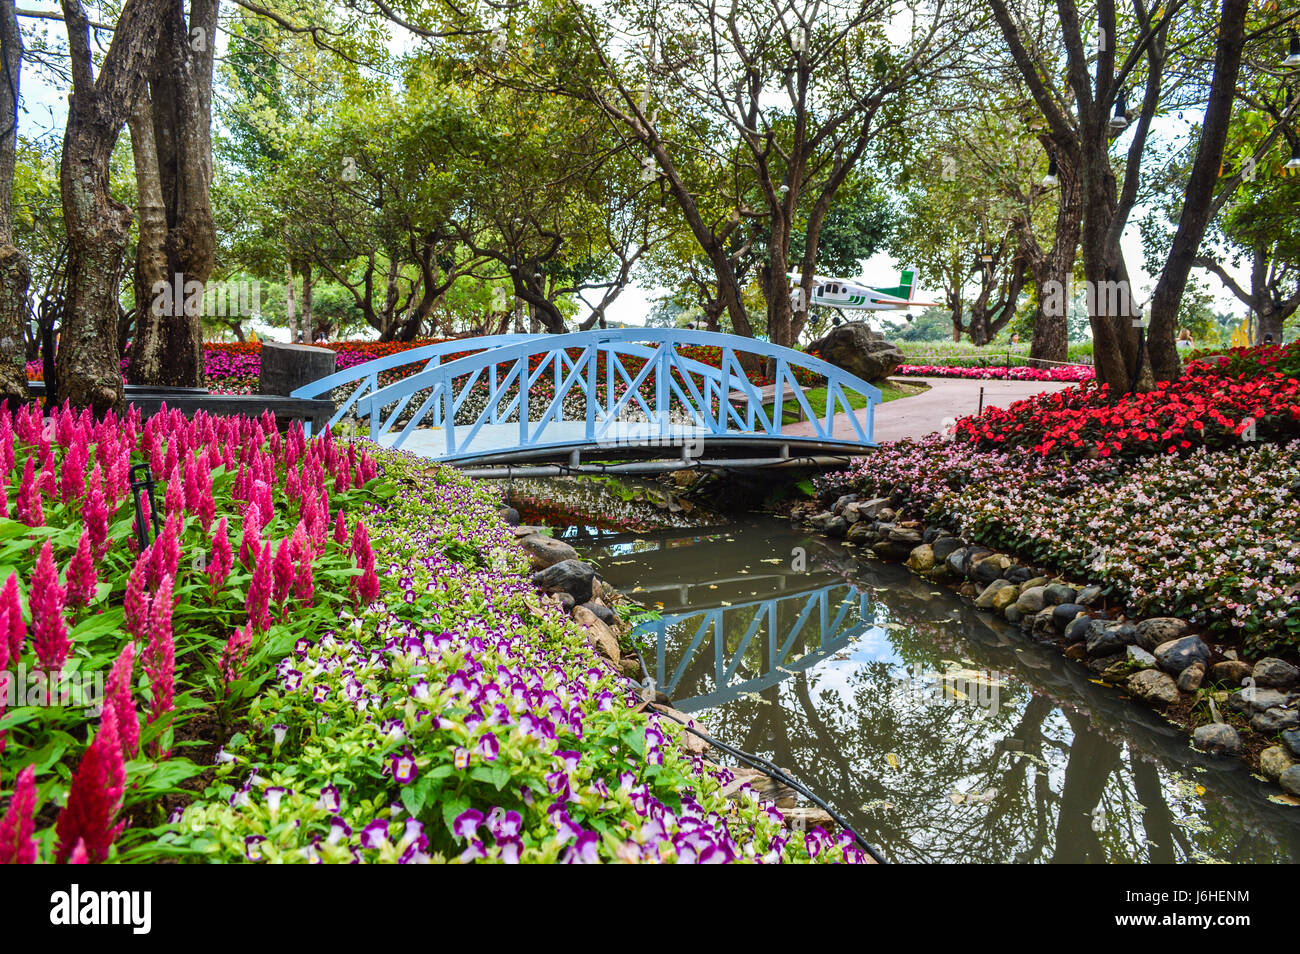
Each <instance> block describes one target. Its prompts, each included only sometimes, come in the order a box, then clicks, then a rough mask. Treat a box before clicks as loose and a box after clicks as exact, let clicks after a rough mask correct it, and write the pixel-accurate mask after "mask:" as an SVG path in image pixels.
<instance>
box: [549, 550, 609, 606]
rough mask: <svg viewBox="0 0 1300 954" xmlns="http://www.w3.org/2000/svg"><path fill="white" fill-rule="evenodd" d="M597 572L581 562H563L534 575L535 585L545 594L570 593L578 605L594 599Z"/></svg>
mask: <svg viewBox="0 0 1300 954" xmlns="http://www.w3.org/2000/svg"><path fill="white" fill-rule="evenodd" d="M595 579H596V571H595V570H594V569H592V567H590V566H589V565H587V564H586V563H583V562H582V561H581V560H561V561H560V562H559V563H555V564H552V565H551V566H548V567H547V568H546V569H544V570H538V571H537V572H536V573H534V574H533V585H534V586H536V587H537V588H538V589H539V590H542V591H543V592H545V593H568V594H569V595H570V596H572V597H573V599H574V601H575V602H576V603H578V604H582V603H585V602H587V601H588V600H590V599H591V597H592V582H593V581H594V580H595Z"/></svg>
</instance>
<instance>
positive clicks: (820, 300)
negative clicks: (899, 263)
mask: <svg viewBox="0 0 1300 954" xmlns="http://www.w3.org/2000/svg"><path fill="white" fill-rule="evenodd" d="M912 274H913V273H912V272H911V271H905V272H903V273H902V274H901V275H899V283H898V284H897V285H896V286H894V287H892V288H872V287H870V286H868V285H862V284H859V283H858V282H852V281H848V280H846V279H843V278H827V277H826V276H823V275H814V276H813V286H812V291H811V294H810V295H809V302H808V303H809V304H810V305H822V306H824V307H827V308H835V309H837V310H842V311H906V310H907V309H908V308H912V307H917V308H928V307H930V306H932V305H937V304H938V302H931V301H916V300H915V299H913V298H912V294H913V288H912ZM789 278H790V297H791V298H792V299H793V301H794V305H795V307H796V308H798V307H799V305H800V296H801V288H800V286H799V275H798V274H797V273H795V272H791V273H789Z"/></svg>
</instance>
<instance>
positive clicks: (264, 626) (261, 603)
mask: <svg viewBox="0 0 1300 954" xmlns="http://www.w3.org/2000/svg"><path fill="white" fill-rule="evenodd" d="M273 561H274V556H273V554H272V553H271V544H270V542H269V541H268V542H267V543H264V544H262V552H261V554H259V555H258V557H257V563H256V565H255V566H254V568H253V579H252V581H251V582H250V583H249V584H248V621H249V622H250V623H251V624H252V625H253V628H254V629H256V630H257V631H258V632H259V633H264V632H266V631H267V630H268V629H269V628H270V627H271V615H270V613H269V611H268V607H269V605H270V601H271V585H272V580H271V564H272V562H273Z"/></svg>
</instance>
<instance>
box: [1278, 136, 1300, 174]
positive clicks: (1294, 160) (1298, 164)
mask: <svg viewBox="0 0 1300 954" xmlns="http://www.w3.org/2000/svg"><path fill="white" fill-rule="evenodd" d="M1282 168H1284V169H1286V170H1287V171H1288V172H1294V171H1295V170H1297V169H1300V139H1297V140H1296V141H1295V144H1294V145H1293V146H1292V147H1291V158H1290V159H1288V160H1287V163H1286V165H1285V166H1283V167H1282Z"/></svg>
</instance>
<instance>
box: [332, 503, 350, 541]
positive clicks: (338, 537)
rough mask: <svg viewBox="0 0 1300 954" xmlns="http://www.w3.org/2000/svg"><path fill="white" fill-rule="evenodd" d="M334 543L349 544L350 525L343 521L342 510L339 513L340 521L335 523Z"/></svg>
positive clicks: (337, 520)
mask: <svg viewBox="0 0 1300 954" xmlns="http://www.w3.org/2000/svg"><path fill="white" fill-rule="evenodd" d="M334 542H335V543H347V542H348V525H347V521H345V520H344V519H343V511H342V510H340V511H339V513H338V519H336V520H335V521H334Z"/></svg>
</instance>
